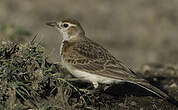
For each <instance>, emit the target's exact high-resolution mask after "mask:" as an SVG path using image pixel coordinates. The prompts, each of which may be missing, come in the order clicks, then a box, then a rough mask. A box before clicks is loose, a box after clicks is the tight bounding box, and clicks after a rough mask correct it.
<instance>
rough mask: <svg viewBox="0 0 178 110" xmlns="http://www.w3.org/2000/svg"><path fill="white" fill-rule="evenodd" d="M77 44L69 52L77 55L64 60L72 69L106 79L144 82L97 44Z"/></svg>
mask: <svg viewBox="0 0 178 110" xmlns="http://www.w3.org/2000/svg"><path fill="white" fill-rule="evenodd" d="M78 44H79V45H77V46H75V47H74V48H73V49H72V51H73V52H71V53H76V54H77V55H71V56H73V57H72V58H71V59H70V57H69V58H67V59H66V61H68V63H70V65H71V66H72V67H73V68H76V69H80V70H82V71H86V72H89V73H91V74H97V75H100V76H104V77H108V78H114V79H119V80H128V81H133V80H140V81H144V79H142V78H139V77H138V76H137V75H136V74H135V73H134V72H133V71H132V70H131V69H129V68H128V66H125V65H124V64H123V63H122V62H121V61H119V60H117V59H116V58H115V57H113V56H112V55H111V54H110V53H109V52H108V51H107V50H106V49H104V48H103V47H102V46H100V45H99V44H97V43H95V42H93V41H91V40H89V39H87V40H84V41H82V42H80V43H78ZM74 57H75V58H74Z"/></svg>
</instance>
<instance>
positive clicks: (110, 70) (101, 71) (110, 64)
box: [46, 18, 169, 99]
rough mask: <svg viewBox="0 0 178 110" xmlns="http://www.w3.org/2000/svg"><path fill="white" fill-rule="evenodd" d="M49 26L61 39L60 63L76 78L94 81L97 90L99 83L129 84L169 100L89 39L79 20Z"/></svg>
mask: <svg viewBox="0 0 178 110" xmlns="http://www.w3.org/2000/svg"><path fill="white" fill-rule="evenodd" d="M46 24H47V25H48V26H50V27H54V28H56V29H57V30H58V31H59V33H60V35H61V36H62V38H63V40H62V43H61V47H60V55H61V63H62V65H63V66H64V67H65V68H66V69H67V70H68V71H69V72H70V73H71V74H72V75H73V76H74V77H77V78H79V79H80V80H81V81H87V82H91V83H92V84H93V86H94V88H98V86H99V84H118V83H122V82H128V83H131V84H135V85H138V86H140V87H141V88H143V89H145V90H147V91H149V92H151V93H153V94H155V95H157V96H158V97H160V98H162V99H168V98H169V96H168V95H167V94H166V93H165V92H163V91H161V90H160V89H158V88H157V87H155V86H153V85H151V84H150V83H149V82H148V81H147V80H145V79H144V78H143V77H141V75H138V73H136V72H134V71H133V70H132V69H131V68H129V67H128V66H127V65H126V64H124V63H123V62H122V61H121V60H119V59H117V58H116V57H114V56H113V55H112V54H111V53H110V52H109V51H108V50H107V49H105V48H104V47H103V46H101V45H100V44H98V43H96V42H95V41H93V40H91V39H89V38H88V37H87V36H86V34H85V31H84V29H83V27H82V26H81V24H80V23H79V22H78V21H77V20H75V19H72V18H64V19H62V20H59V21H52V22H47V23H46Z"/></svg>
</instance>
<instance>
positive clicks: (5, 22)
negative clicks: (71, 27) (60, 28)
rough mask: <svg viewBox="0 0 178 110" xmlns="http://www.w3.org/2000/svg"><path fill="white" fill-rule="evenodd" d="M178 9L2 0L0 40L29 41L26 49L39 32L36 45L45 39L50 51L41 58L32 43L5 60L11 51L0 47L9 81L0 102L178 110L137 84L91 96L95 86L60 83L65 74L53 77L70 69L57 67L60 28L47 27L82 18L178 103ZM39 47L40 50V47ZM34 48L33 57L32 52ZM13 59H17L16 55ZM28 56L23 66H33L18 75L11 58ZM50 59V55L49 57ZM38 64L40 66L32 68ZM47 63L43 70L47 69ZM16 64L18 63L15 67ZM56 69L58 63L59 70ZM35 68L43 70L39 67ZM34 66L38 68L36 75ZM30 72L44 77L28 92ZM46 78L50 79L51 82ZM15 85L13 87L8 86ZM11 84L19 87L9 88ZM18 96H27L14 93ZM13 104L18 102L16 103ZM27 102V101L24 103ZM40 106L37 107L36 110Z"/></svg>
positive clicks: (155, 4) (61, 109)
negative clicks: (55, 21) (58, 22)
mask: <svg viewBox="0 0 178 110" xmlns="http://www.w3.org/2000/svg"><path fill="white" fill-rule="evenodd" d="M177 12H178V1H177V0H171V1H168V0H157V1H155V0H147V1H145V0H134V1H131V0H110V1H107V0H98V1H96V0H90V1H84V0H77V1H73V0H48V1H43V0H38V1H33V0H28V1H27V0H26V1H25V0H23V1H22V0H13V1H12V0H1V1H0V41H2V40H3V41H7V40H11V41H12V42H18V43H17V44H18V45H19V42H20V45H21V43H22V44H23V45H22V47H24V48H25V47H26V46H27V45H26V43H28V42H29V41H31V40H32V39H33V38H34V36H35V35H37V34H38V36H37V38H36V41H38V42H40V45H42V47H44V48H43V49H42V50H41V49H38V48H37V49H38V51H37V53H36V51H35V52H34V51H32V52H31V50H28V48H30V49H31V48H32V47H33V46H30V47H28V46H27V47H28V48H27V50H28V51H26V50H25V52H22V51H21V49H22V48H19V50H18V49H17V50H13V49H12V50H11V49H10V52H11V51H12V52H13V51H14V52H15V54H14V53H9V54H8V55H9V57H7V58H6V57H5V56H3V55H6V54H7V52H6V51H8V52H9V49H4V48H6V47H2V46H0V55H1V56H0V76H2V74H3V76H4V78H5V79H3V80H0V83H1V86H0V90H1V91H3V92H2V93H0V96H2V97H0V108H2V107H5V106H3V105H6V109H9V108H11V107H9V106H12V105H13V107H16V109H19V108H21V109H31V108H35V107H36V108H38V109H42V110H53V109H54V110H56V109H58V110H68V109H82V108H85V109H89V110H90V109H101V110H103V109H106V110H109V109H110V110H118V109H119V110H178V108H177V107H176V106H175V105H174V104H171V102H168V101H164V100H162V99H160V98H158V97H156V96H154V95H153V94H150V93H148V92H146V91H144V90H143V89H141V88H139V87H137V86H134V85H131V84H119V85H113V86H112V87H111V88H109V89H108V90H107V91H105V92H100V93H97V94H91V95H88V94H86V93H83V92H81V91H78V89H79V88H84V89H86V88H87V87H86V85H88V84H86V85H85V83H84V84H83V83H76V82H74V83H73V82H71V83H67V82H65V81H64V80H63V79H60V78H61V77H60V78H58V77H57V78H58V79H60V81H59V80H58V79H56V77H54V79H53V77H52V76H53V74H55V73H62V74H63V73H68V72H66V71H61V70H58V69H59V68H57V67H56V63H59V62H60V60H59V59H60V56H59V46H60V43H61V40H62V38H61V37H60V35H59V34H58V32H57V31H55V30H53V29H51V28H49V27H47V26H45V23H46V22H48V21H54V20H58V19H61V18H65V17H71V18H75V19H77V20H79V21H80V23H81V24H82V26H83V27H84V29H85V31H86V34H87V36H88V37H89V38H91V39H93V40H95V41H97V42H98V43H99V44H101V45H103V46H104V47H105V48H107V49H108V50H109V51H110V52H111V53H112V54H113V55H114V56H116V57H117V58H120V59H121V60H122V61H123V62H125V63H126V64H128V65H129V66H130V67H131V68H133V69H134V70H135V71H136V72H138V73H140V74H143V76H144V77H145V78H146V79H147V80H148V81H149V82H150V83H151V84H153V85H154V86H157V87H158V88H161V89H162V90H163V91H165V92H166V93H168V94H169V95H170V96H172V97H173V98H174V99H175V100H178V65H177V59H178V43H177V42H178V31H177V29H178V13H177ZM2 43H3V42H2ZM24 44H25V45H24ZM17 47H18V46H17ZM20 47H21V46H20ZM8 48H11V47H8ZM15 48H16V47H15ZM25 49H26V48H25ZM33 49H34V50H35V49H36V47H35V48H32V50H33ZM29 51H30V52H31V53H29V54H28V52H29ZM43 51H45V53H43ZM4 52H5V53H6V54H5V53H4ZM16 52H17V53H16ZM33 52H34V54H33ZM11 54H13V55H12V56H11ZM21 54H22V55H24V56H26V57H24V59H23V60H24V61H22V62H23V63H24V65H26V66H25V67H19V68H18V69H17V70H18V71H17V70H16V69H15V68H12V67H14V64H11V63H9V61H10V60H9V59H10V58H14V60H13V61H14V62H16V60H17V62H18V61H20V62H21V59H19V58H21ZM28 55H29V57H28V58H27V56H28ZM43 55H46V56H47V57H46V59H45V60H44V59H43ZM14 56H15V57H14ZM28 59H31V60H30V63H28ZM31 61H33V62H31ZM33 63H34V65H32V64H33ZM43 63H44V65H42V64H43ZM4 65H6V66H7V67H9V68H10V69H12V71H15V72H16V73H17V74H19V76H18V77H17V79H13V81H14V80H15V81H16V83H15V84H17V85H18V86H17V87H16V86H15V88H14V83H13V82H11V80H9V79H8V78H7V77H6V74H4V73H5V72H3V71H4V70H3V69H5V70H6V69H7V70H9V69H8V68H6V67H5V66H4ZM9 65H10V66H9ZM15 65H18V64H16V63H15ZM37 65H38V66H37ZM39 65H40V66H39ZM53 65H55V66H54V67H53ZM31 66H32V67H31ZM34 66H35V68H36V69H37V70H36V69H34ZM29 68H32V70H33V69H34V70H35V71H31V70H30V69H29ZM26 69H27V70H28V72H29V73H30V75H32V76H33V75H34V73H36V72H37V73H41V72H39V71H42V73H41V74H40V76H38V75H39V74H38V75H37V76H33V77H35V78H37V79H35V81H36V82H33V81H32V79H33V78H32V79H31V76H29V79H30V81H32V82H30V84H32V85H30V86H29V88H28V86H27V87H26V83H28V82H25V85H23V86H22V85H21V83H24V82H23V81H22V79H23V78H24V77H25V78H26V76H25V75H26V74H22V73H23V72H24V71H27V70H26ZM6 72H7V73H8V72H9V71H6ZM49 73H50V74H49ZM42 74H43V75H42ZM51 74H52V76H51ZM21 75H22V76H23V77H22V76H21ZM28 75H29V74H28ZM28 75H27V76H28ZM41 75H42V76H43V77H41ZM12 76H13V75H12ZM15 77H16V76H15ZM10 78H11V75H10ZM46 78H47V79H48V78H49V79H50V80H51V81H49V80H48V81H47V79H46ZM6 80H7V81H6ZM23 80H24V79H23ZM8 81H10V83H7V84H6V83H4V82H8ZM43 81H44V82H45V81H46V82H45V83H44V82H43ZM58 81H59V82H60V83H59V84H58V83H56V82H58ZM61 81H62V83H61ZM19 82H20V83H19ZM11 84H12V85H13V86H12V85H11ZM28 84H29V83H28ZM33 84H34V85H33ZM70 84H72V85H70ZM89 85H90V84H89ZM9 86H10V87H11V86H12V88H11V89H9ZM73 86H74V87H73ZM18 87H20V88H21V89H19V88H18ZM22 87H26V88H22ZM31 88H32V89H31ZM128 88H129V90H128ZM48 89H49V90H48ZM33 90H34V93H33ZM7 91H8V92H7ZM19 91H20V93H19V94H20V96H19V95H15V94H17V93H18V92H19ZM24 91H25V92H24ZM35 92H37V93H39V94H40V96H38V95H37V94H36V93H35ZM29 93H30V94H29ZM9 94H11V95H9ZM21 95H22V96H21ZM35 97H36V98H35ZM5 99H6V100H5ZM11 99H13V100H12V101H11ZM25 99H27V101H24V100H25ZM33 101H34V102H36V103H37V105H36V106H35V104H33ZM2 102H3V104H2ZM173 102H174V101H173ZM8 104H9V105H8ZM16 105H18V106H16ZM11 109H12V108H11Z"/></svg>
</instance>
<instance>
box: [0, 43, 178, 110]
mask: <svg viewBox="0 0 178 110" xmlns="http://www.w3.org/2000/svg"><path fill="white" fill-rule="evenodd" d="M154 67H155V68H157V67H156V66H154ZM164 67H167V66H164ZM171 67H172V66H171ZM146 68H147V69H146V70H145V69H143V72H144V73H148V72H150V71H151V70H153V69H150V68H152V67H150V66H149V68H148V67H146ZM156 70H160V71H161V72H162V70H163V69H161V67H159V69H155V70H153V71H156ZM166 70H171V71H166V73H167V74H169V72H171V73H174V75H175V73H176V74H177V69H172V68H170V67H169V68H167V69H166ZM160 71H157V72H160ZM64 73H68V72H67V71H66V70H64V69H63V68H62V67H61V66H60V65H57V64H51V63H49V62H48V61H47V55H46V54H45V52H44V48H43V47H42V46H41V45H40V43H36V42H34V40H33V41H31V42H29V43H26V44H24V45H22V44H16V43H13V42H1V43H0V109H3V110H9V109H13V110H19V109H20V110H21V109H42V110H59V109H60V110H61V109H62V110H69V109H88V110H93V109H97V110H98V109H102V110H108V109H115V110H118V109H120V110H125V109H132V110H137V109H174V108H175V106H173V105H171V104H170V103H169V102H166V101H163V100H161V99H159V98H155V97H152V96H151V95H150V94H149V95H146V96H145V91H143V89H141V88H137V87H133V85H128V84H125V85H113V86H112V87H110V88H109V89H107V90H106V91H104V92H102V91H99V92H96V93H88V92H85V91H88V90H87V88H88V87H90V86H91V84H88V83H84V82H82V83H80V82H76V81H73V80H76V79H74V78H72V79H66V78H65V77H64V76H65V75H64ZM150 74H151V73H150ZM159 75H161V73H160V74H159ZM149 76H150V75H148V78H151V79H153V77H154V78H155V77H157V76H153V77H152V76H151V77H149ZM164 77H165V79H166V78H167V76H164ZM172 77H173V76H172ZM172 77H171V78H172ZM168 80H173V81H174V83H176V80H177V77H175V78H172V79H170V78H169V79H168ZM152 81H153V82H154V80H152ZM156 81H159V82H164V81H167V80H163V81H162V80H159V79H158V80H156ZM160 84H162V83H160ZM163 84H168V83H163ZM80 88H83V90H82V89H80ZM128 88H129V89H128ZM169 88H170V87H169V86H167V89H169ZM175 89H176V90H177V88H175ZM169 90H171V89H169ZM172 91H175V90H174V89H172ZM172 91H170V93H174V94H175V96H176V95H177V93H176V92H172ZM145 105H147V106H145ZM175 109H176V108H175Z"/></svg>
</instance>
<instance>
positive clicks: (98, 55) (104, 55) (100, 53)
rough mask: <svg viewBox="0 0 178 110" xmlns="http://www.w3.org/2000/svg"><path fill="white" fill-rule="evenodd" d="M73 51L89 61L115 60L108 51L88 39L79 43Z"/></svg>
mask: <svg viewBox="0 0 178 110" xmlns="http://www.w3.org/2000/svg"><path fill="white" fill-rule="evenodd" d="M73 50H74V51H76V52H77V53H78V54H80V55H82V56H83V57H86V58H89V59H105V60H106V59H115V58H114V57H113V56H112V55H111V54H110V52H109V51H108V50H106V49H105V48H104V47H102V46H101V45H100V44H98V43H96V42H94V41H92V40H91V39H89V38H85V39H82V40H81V41H79V42H78V43H77V45H76V46H74V48H73Z"/></svg>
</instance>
